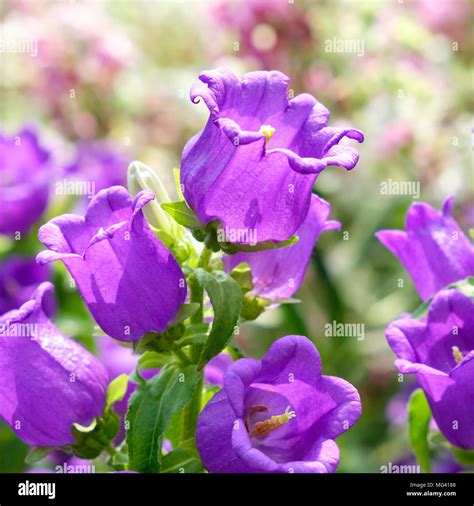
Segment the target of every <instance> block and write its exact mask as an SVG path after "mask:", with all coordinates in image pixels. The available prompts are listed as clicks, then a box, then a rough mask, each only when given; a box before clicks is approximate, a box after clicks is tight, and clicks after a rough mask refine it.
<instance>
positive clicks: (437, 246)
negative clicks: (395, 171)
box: [376, 197, 474, 301]
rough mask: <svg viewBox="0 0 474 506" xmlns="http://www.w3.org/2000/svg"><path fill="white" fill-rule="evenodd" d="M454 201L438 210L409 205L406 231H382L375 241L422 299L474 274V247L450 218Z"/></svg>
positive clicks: (445, 203)
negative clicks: (396, 261)
mask: <svg viewBox="0 0 474 506" xmlns="http://www.w3.org/2000/svg"><path fill="white" fill-rule="evenodd" d="M452 204H453V198H452V197H451V198H448V199H446V201H445V202H444V205H443V210H442V211H441V212H440V211H437V210H436V209H434V208H433V207H431V206H430V205H428V204H425V203H422V202H420V203H415V204H412V206H411V207H410V209H408V213H407V217H406V232H405V231H403V230H381V231H380V232H377V233H376V236H377V239H378V240H379V241H380V242H381V243H382V244H383V245H384V246H385V247H386V248H388V249H389V250H390V251H391V252H392V253H393V254H394V255H395V256H396V257H397V258H398V259H399V260H400V262H401V263H402V264H403V266H404V267H405V269H406V270H407V271H408V273H409V274H410V277H411V279H412V280H413V283H414V284H415V286H416V289H417V290H418V293H419V294H420V297H421V298H422V299H423V300H425V301H426V300H428V299H429V298H430V297H432V296H433V295H434V294H435V293H436V292H438V291H439V290H440V289H441V288H444V287H445V286H447V285H449V284H450V283H453V282H455V281H459V280H461V279H464V278H466V277H468V276H473V275H474V246H473V245H472V244H471V243H470V242H469V239H468V238H467V237H466V236H465V235H464V233H463V231H462V230H461V229H460V228H459V225H458V224H457V223H456V221H455V220H454V219H453V217H452V216H451V207H452Z"/></svg>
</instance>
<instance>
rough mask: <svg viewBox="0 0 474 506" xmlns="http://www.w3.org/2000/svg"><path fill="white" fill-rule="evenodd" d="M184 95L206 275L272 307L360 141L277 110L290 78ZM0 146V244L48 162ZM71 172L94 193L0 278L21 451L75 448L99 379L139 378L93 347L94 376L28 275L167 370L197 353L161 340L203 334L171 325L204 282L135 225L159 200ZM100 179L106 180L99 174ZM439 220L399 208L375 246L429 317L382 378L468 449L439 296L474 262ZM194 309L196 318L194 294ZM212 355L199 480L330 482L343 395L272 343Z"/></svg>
mask: <svg viewBox="0 0 474 506" xmlns="http://www.w3.org/2000/svg"><path fill="white" fill-rule="evenodd" d="M199 79H200V81H201V83H200V84H198V85H195V86H193V87H192V89H191V100H192V101H193V103H197V102H198V101H199V98H202V100H203V101H204V103H205V105H206V106H207V107H208V109H209V112H210V115H209V120H208V122H207V124H206V126H205V127H204V129H203V130H202V131H200V132H199V133H197V134H196V135H195V136H194V137H193V138H192V139H190V140H189V142H188V143H187V144H186V146H185V148H184V151H183V154H182V160H181V169H180V180H181V187H182V193H183V195H184V198H185V199H186V204H187V206H188V208H187V209H189V212H188V214H189V215H192V216H193V219H195V221H197V222H198V223H199V227H198V228H199V229H200V231H201V232H202V234H204V235H202V236H201V239H202V238H203V237H204V236H205V237H206V239H205V240H204V241H205V243H206V246H207V245H208V242H206V241H208V240H210V238H209V237H210V236H209V234H211V233H216V231H217V232H220V233H223V234H224V235H225V237H224V239H223V240H222V241H220V240H218V241H217V244H218V245H219V244H223V243H225V244H227V245H228V244H229V243H231V244H232V247H233V248H234V249H233V250H230V249H229V248H227V249H224V247H223V248H222V250H223V254H222V255H221V257H220V259H221V260H222V262H221V263H219V264H216V265H220V266H221V268H223V269H224V271H225V272H224V271H221V272H220V273H219V274H220V275H222V276H224V277H227V278H229V279H230V278H231V276H232V275H233V274H234V272H235V269H236V268H237V267H238V266H240V265H242V263H244V264H246V265H248V266H249V267H250V272H251V282H250V286H249V285H246V291H245V293H247V292H250V293H251V296H253V297H255V298H264V299H266V300H267V302H268V304H270V305H271V304H273V305H275V304H278V303H279V301H282V300H284V299H286V298H289V297H292V296H293V295H294V294H295V293H296V291H297V290H298V288H299V287H300V285H301V283H302V282H303V279H304V276H305V272H306V269H307V266H308V263H309V260H310V256H311V254H312V251H313V248H314V246H315V243H316V241H317V240H318V237H319V235H320V234H321V233H322V232H324V231H327V230H334V229H339V227H340V224H339V222H337V221H332V220H329V216H330V213H331V206H330V204H329V203H328V202H326V201H324V200H323V199H321V198H320V197H318V196H317V195H316V194H314V193H313V192H312V189H313V185H314V183H315V181H316V178H317V177H318V175H319V174H320V173H321V172H322V171H323V170H324V169H325V168H326V167H328V166H334V165H335V166H339V167H344V168H346V169H348V170H349V169H352V168H354V167H355V165H356V164H357V162H358V158H359V155H358V152H357V150H356V149H354V148H353V147H351V146H349V145H347V144H345V143H340V141H341V140H342V139H344V138H348V139H354V140H356V141H358V142H362V141H363V139H364V137H363V134H362V132H360V131H359V130H355V129H341V128H335V127H330V126H328V120H329V112H328V110H327V109H326V108H325V107H324V106H323V105H322V104H320V103H319V102H318V101H317V100H316V99H314V98H313V97H312V96H310V95H308V94H302V95H298V96H296V97H295V98H289V93H288V78H287V76H285V75H284V74H282V73H280V72H276V71H271V72H252V73H249V74H245V75H244V76H243V77H242V79H240V80H239V79H238V78H237V77H236V76H235V75H234V74H233V73H232V72H231V71H230V70H228V69H222V68H219V69H216V70H212V71H205V72H202V73H201V75H200V76H199ZM0 143H1V147H2V150H1V153H2V154H1V157H0V170H1V171H2V172H3V176H4V177H3V179H4V180H5V186H6V191H4V192H2V197H1V199H2V201H1V202H0V204H1V206H2V217H1V219H0V233H3V234H7V235H11V234H13V233H17V232H20V233H25V232H27V231H28V230H29V229H30V228H31V227H32V226H33V225H34V224H35V223H36V222H37V221H38V219H39V218H40V217H41V216H42V215H43V213H44V212H45V210H46V207H47V204H48V192H49V186H50V184H51V175H52V172H51V171H52V168H51V157H50V155H49V153H48V152H47V151H46V150H45V149H44V148H42V147H41V146H40V144H39V142H38V139H37V136H36V134H35V133H34V132H33V131H32V130H23V131H22V132H20V133H19V134H18V135H17V136H16V137H14V138H8V137H0ZM81 166H85V167H86V168H87V169H86V172H87V171H90V178H93V179H94V181H95V182H96V183H97V189H98V190H100V191H98V193H97V194H96V195H95V196H93V198H92V199H91V200H90V202H89V203H88V206H87V210H85V212H84V213H83V214H84V215H80V214H62V215H60V216H58V217H55V218H53V219H51V220H49V221H48V222H47V223H46V224H44V225H43V226H41V227H40V229H39V232H38V238H39V240H40V242H41V243H42V244H43V245H44V246H45V247H46V248H47V249H46V250H44V251H41V252H40V253H39V254H38V255H37V257H36V261H37V264H35V263H32V262H31V260H30V259H28V258H12V259H11V260H10V261H9V262H7V263H5V264H3V266H2V270H1V272H0V304H1V307H0V309H1V312H2V313H4V314H3V316H2V317H1V318H0V324H1V326H0V370H1V380H2V381H1V382H0V416H1V417H2V418H3V419H4V420H5V421H6V422H7V423H8V424H9V425H10V426H11V427H12V428H13V430H14V431H15V432H16V433H17V434H18V436H19V437H20V438H21V439H22V440H24V441H25V442H27V443H28V444H30V445H33V446H51V447H57V446H68V445H69V446H70V445H74V444H75V443H76V441H75V438H76V435H75V433H74V431H73V430H72V427H73V426H74V427H77V426H79V427H88V426H91V424H93V423H96V422H95V421H96V420H102V418H101V417H103V416H104V417H105V416H106V415H105V414H106V413H107V410H108V409H109V408H110V406H109V404H110V402H112V401H110V399H109V400H107V399H108V396H109V393H108V388H109V385H110V380H111V379H114V378H116V377H117V376H119V375H120V374H123V373H124V374H126V375H129V374H131V373H132V371H133V370H134V369H135V368H137V367H138V366H137V361H138V357H137V355H134V354H133V353H132V350H131V349H130V348H124V347H121V346H119V345H118V344H117V343H115V344H114V343H113V342H112V341H111V340H109V342H108V343H107V344H104V343H105V341H101V345H100V346H99V350H100V352H99V356H100V360H99V359H98V358H96V357H95V356H94V355H92V354H91V353H89V352H88V351H86V350H85V349H84V348H83V347H81V346H80V345H79V344H77V343H76V342H75V341H74V340H72V339H71V338H69V337H66V336H65V335H63V334H62V332H61V331H60V330H59V329H58V328H57V327H56V326H55V325H54V324H53V322H52V321H51V319H50V318H51V317H52V315H53V314H54V303H52V302H51V298H50V296H51V291H52V285H51V283H49V282H48V272H47V268H46V267H44V268H42V267H40V266H45V265H46V264H49V263H51V262H55V261H57V260H60V261H61V262H63V264H64V265H65V267H66V269H67V270H68V272H69V274H70V276H71V278H72V279H73V280H74V283H75V284H76V285H77V288H78V290H79V292H80V294H81V296H82V298H83V300H84V301H85V303H86V305H87V308H88V310H89V311H90V313H91V315H92V316H93V317H94V319H95V321H96V323H97V324H98V325H99V327H100V329H101V330H102V331H103V332H104V333H105V334H106V335H107V336H110V337H111V338H113V339H115V340H116V341H120V342H122V344H124V345H125V346H126V345H128V346H133V347H134V349H135V350H136V351H138V352H141V351H143V350H144V349H147V348H146V346H152V345H153V346H155V348H153V347H151V348H148V349H153V350H154V351H156V350H158V351H160V353H161V352H163V353H164V354H165V355H166V354H167V353H168V354H169V355H170V356H171V352H172V351H174V352H175V353H176V357H177V358H178V359H179V360H180V361H181V365H183V366H184V365H189V363H191V364H192V365H197V364H198V363H200V362H198V359H197V357H199V353H198V354H197V355H196V353H195V352H196V346H198V345H199V343H197V344H195V343H194V342H192V341H191V342H190V346H191V350H190V351H189V354H188V355H187V354H185V353H183V352H182V351H180V350H176V349H175V348H174V347H173V346H174V345H173V343H172V341H173V340H177V339H180V338H181V337H182V336H183V335H184V330H183V328H184V329H185V328H186V326H185V324H183V323H182V322H183V321H187V320H188V318H191V320H192V323H196V322H197V323H198V324H201V325H207V324H206V323H205V322H206V319H205V318H204V314H203V313H202V307H201V317H200V320H199V313H198V319H197V320H196V319H195V318H194V316H191V317H190V316H189V315H188V316H186V317H184V320H183V318H181V319H180V314H181V313H182V312H183V308H186V307H187V308H189V307H191V306H193V303H194V305H195V302H196V299H195V294H193V292H192V287H193V286H194V285H195V283H196V278H199V277H198V276H197V274H196V272H195V271H196V265H198V266H199V268H201V267H203V268H204V269H206V268H207V269H208V271H209V272H211V273H212V271H213V269H214V268H215V267H211V266H210V264H209V263H207V264H206V263H202V254H201V258H199V259H198V260H196V257H194V258H191V260H189V262H188V261H187V260H188V256H189V255H191V257H192V254H190V253H189V251H188V250H187V251H186V254H185V255H184V256H183V255H182V254H179V253H178V252H177V250H176V249H175V248H176V244H175V243H174V242H173V241H169V240H168V239H169V238H168V239H166V238H165V236H164V235H163V231H162V230H159V229H157V228H156V227H155V226H151V225H150V223H149V222H148V221H147V219H146V217H145V214H144V207H145V206H146V205H147V204H149V203H150V202H151V201H153V200H154V199H155V198H156V199H157V200H160V199H161V197H160V192H157V191H155V193H154V192H153V191H152V189H150V188H147V187H145V188H143V189H142V190H141V191H139V192H138V193H137V194H136V195H134V196H132V195H130V193H129V192H128V191H127V190H126V189H125V188H124V187H123V186H119V185H118V184H119V183H120V182H121V178H122V173H121V166H122V159H121V158H120V156H114V155H113V154H111V153H110V152H109V151H104V150H102V149H101V148H100V147H98V146H97V145H90V144H89V145H82V146H81V147H80V149H79V151H78V156H77V159H76V161H75V162H74V164H72V165H71V166H70V167H68V169H67V171H66V173H67V174H75V173H77V172H81V171H82V169H81ZM103 166H107V167H109V168H112V169H113V170H111V171H109V173H108V174H107V175H105V173H102V172H101V170H100V167H103ZM96 167H99V169H97V168H96ZM134 190H135V189H134ZM134 190H133V192H135V191H134ZM161 203H162V202H161ZM168 205H169V204H168ZM451 205H452V199H448V200H447V201H446V203H445V205H444V207H443V211H442V212H441V213H440V212H438V211H436V210H434V209H433V208H431V207H430V206H428V205H427V204H415V205H413V206H412V207H411V208H410V210H409V212H408V216H407V231H406V232H402V231H381V232H379V233H378V234H377V236H378V238H379V240H380V241H381V242H382V243H383V244H384V245H385V246H386V247H387V248H388V249H390V250H391V251H392V252H393V253H394V254H395V255H396V256H397V257H398V258H399V259H400V261H401V262H402V263H403V265H404V266H405V268H406V269H407V271H408V272H409V274H410V276H411V277H412V279H413V281H414V283H415V285H416V287H417V289H418V292H419V293H420V296H421V297H422V299H423V301H425V302H428V303H429V308H428V310H427V314H423V315H422V317H420V318H415V317H410V316H404V317H403V318H401V319H399V320H397V321H395V322H393V323H392V324H390V326H389V327H388V328H387V331H386V336H387V339H388V342H389V344H390V346H391V348H392V349H393V351H394V352H395V354H396V355H397V361H396V366H397V368H398V370H399V371H400V372H401V373H407V374H416V376H417V379H418V381H419V384H420V386H421V387H422V388H423V390H424V391H425V393H426V396H427V398H428V401H429V403H430V406H431V409H432V412H433V416H434V418H435V420H436V423H437V424H438V426H439V428H440V430H441V431H442V432H443V434H444V435H445V436H446V438H447V439H448V440H449V441H450V442H451V443H452V444H454V445H456V446H458V447H461V448H469V449H472V448H474V428H473V426H472V423H471V421H472V414H473V413H472V406H471V404H470V400H471V399H472V397H473V395H474V387H473V386H472V382H470V378H472V372H473V367H474V365H473V364H474V360H473V359H474V341H473V336H474V311H473V309H474V308H473V305H474V302H473V300H472V297H470V295H469V294H467V293H465V292H463V290H461V289H459V287H457V286H454V287H453V286H449V285H450V284H452V283H455V282H459V281H461V280H464V279H465V278H466V277H468V276H471V275H474V249H473V247H472V245H471V244H470V242H469V240H468V239H467V237H466V236H465V235H464V234H463V232H462V231H461V229H460V228H459V226H458V225H457V223H456V222H455V221H454V220H453V218H452V217H451ZM160 209H161V208H160ZM3 210H5V212H4V211H3ZM160 212H162V211H160ZM177 221H178V223H179V220H177ZM193 223H194V222H193ZM185 234H186V233H185ZM193 235H194V236H195V237H196V238H197V239H199V234H195V233H194V231H193ZM188 237H189V238H190V237H191V235H190V234H188ZM185 240H186V239H185ZM279 243H283V244H279ZM194 244H195V243H194ZM215 244H216V243H214V246H215ZM203 249H204V252H206V251H207V253H208V254H209V255H212V252H211V251H210V250H207V249H206V247H205V246H204V247H203ZM213 251H215V248H214V249H213ZM217 269H218V267H217ZM227 278H226V279H227ZM221 279H224V278H222V277H221ZM232 282H233V283H234V284H235V281H232ZM12 287H13V288H12ZM239 288H240V287H239ZM242 293H244V290H243V288H242ZM209 295H210V299H211V302H212V299H213V297H212V294H211V293H209ZM200 305H201V306H203V305H205V302H204V301H203V300H202V289H201V301H200ZM239 307H240V306H239ZM215 316H216V315H214V317H215ZM224 337H225V336H224ZM103 339H109V338H108V337H106V336H104V337H103ZM111 343H112V344H111ZM150 343H152V344H151V345H150ZM163 343H165V344H163ZM170 343H171V344H170ZM165 345H166V346H168V347H166V346H165ZM114 346H115V349H114ZM223 348H225V346H221V347H220V349H219V350H217V351H216V352H215V353H214V358H212V360H210V361H209V360H207V362H208V363H207V366H206V368H205V373H204V379H205V380H206V383H207V384H212V385H217V386H219V387H221V388H220V390H219V391H218V392H217V393H216V394H215V395H214V396H213V397H212V399H211V400H210V401H209V402H208V403H207V405H206V406H205V407H204V409H203V410H202V411H201V412H200V414H199V417H198V418H197V424H196V425H197V426H196V427H195V428H194V432H195V439H196V446H197V449H198V451H199V455H200V457H201V460H202V463H203V464H204V466H205V468H206V469H207V470H208V471H209V472H222V473H228V472H241V473H262V472H272V473H288V472H290V473H291V472H297V473H299V472H301V473H315V472H316V473H320V472H334V471H335V470H336V468H337V465H338V463H339V449H338V446H337V444H336V442H335V439H336V438H337V437H338V436H339V435H340V434H342V433H343V432H345V431H347V430H348V429H349V428H350V427H351V426H352V425H353V424H354V423H355V422H356V421H357V420H358V418H359V417H360V414H361V401H360V397H359V393H358V391H357V390H356V388H355V387H354V386H352V385H351V384H349V383H348V382H346V381H344V380H343V379H341V378H338V377H333V376H324V375H322V365H321V359H320V356H319V353H318V350H317V349H316V347H315V346H314V344H313V343H312V342H311V341H310V340H309V339H308V338H307V337H304V336H296V335H289V336H286V337H283V338H281V339H278V340H277V341H275V342H274V344H273V345H272V346H271V348H270V349H269V350H268V352H267V353H266V355H265V356H264V357H263V359H262V360H255V359H248V358H244V359H240V360H236V361H235V362H233V361H232V359H231V357H230V355H227V354H225V353H224V354H219V351H221V350H222V349H223ZM198 351H199V349H198ZM116 355H117V356H116ZM115 356H116V358H113V357H115ZM183 357H184V358H183ZM101 361H102V362H103V363H102V362H101ZM31 364H35V365H34V368H32V367H31ZM159 374H160V368H153V369H151V370H150V371H148V373H147V374H145V375H144V377H145V379H149V378H152V377H155V376H156V375H159ZM126 390H127V391H126V392H123V394H124V396H122V397H123V398H122V397H120V398H118V397H117V398H113V403H115V410H116V412H117V413H118V414H119V415H120V416H122V417H124V416H125V413H126V411H127V403H129V401H130V399H133V398H134V396H135V398H136V394H133V392H137V385H135V384H132V383H129V384H128V387H127V389H126ZM132 394H133V396H132ZM198 401H200V397H199V398H198ZM104 420H105V418H104ZM104 423H105V422H104ZM117 432H118V431H117V430H116V431H111V436H110V437H111V438H117V439H116V441H120V440H123V436H124V433H123V430H122V431H120V432H119V434H118V436H117Z"/></svg>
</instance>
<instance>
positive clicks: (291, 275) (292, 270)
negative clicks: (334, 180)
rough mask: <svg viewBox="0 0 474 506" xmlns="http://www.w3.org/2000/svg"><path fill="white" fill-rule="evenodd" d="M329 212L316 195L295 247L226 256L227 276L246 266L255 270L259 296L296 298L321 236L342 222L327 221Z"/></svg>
mask: <svg viewBox="0 0 474 506" xmlns="http://www.w3.org/2000/svg"><path fill="white" fill-rule="evenodd" d="M330 212H331V206H330V205H329V204H328V203H327V202H326V201H325V200H323V199H321V198H319V197H318V196H316V195H314V194H313V195H312V196H311V206H310V208H309V211H308V214H307V216H306V218H305V220H304V222H303V224H302V225H301V226H300V227H299V228H298V230H297V231H296V235H297V236H298V242H297V243H296V244H294V245H292V246H285V247H284V248H279V249H275V250H265V251H258V252H256V253H237V254H235V255H225V256H224V258H223V262H224V266H225V268H226V270H227V272H230V271H231V270H232V269H233V268H234V267H236V266H237V265H238V264H240V263H241V262H247V263H248V264H249V265H250V268H251V269H252V275H253V283H254V287H253V292H254V293H255V294H256V295H260V296H262V297H268V298H269V299H278V298H285V297H291V296H293V295H294V294H295V292H296V291H297V290H298V288H299V287H300V286H301V283H302V282H303V279H304V275H305V273H306V269H307V268H308V264H309V261H310V258H311V254H312V252H313V249H314V247H315V245H316V241H317V240H318V237H319V234H320V233H321V232H324V231H326V230H334V229H338V228H339V227H340V223H339V222H337V221H328V217H329V214H330Z"/></svg>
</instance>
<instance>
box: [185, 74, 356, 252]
mask: <svg viewBox="0 0 474 506" xmlns="http://www.w3.org/2000/svg"><path fill="white" fill-rule="evenodd" d="M199 79H200V80H201V81H202V82H203V83H205V84H206V85H207V86H205V85H203V84H201V83H200V84H198V85H194V86H193V87H192V89H191V94H190V96H191V100H192V101H193V102H194V103H197V102H198V101H199V97H201V98H202V99H203V100H204V102H205V103H206V105H207V107H208V109H209V111H210V117H209V120H208V122H207V125H206V127H205V128H204V130H202V131H201V132H199V133H198V134H197V135H195V136H194V137H193V138H192V139H190V140H189V142H188V143H187V144H186V146H185V148H184V151H183V155H182V159H181V182H182V184H183V185H184V196H185V198H186V200H187V202H188V204H189V205H190V206H191V207H192V209H193V210H194V211H195V212H196V214H197V216H198V217H199V219H200V220H201V222H202V223H204V224H208V223H209V222H211V221H214V220H218V221H219V222H220V224H221V226H222V227H223V228H224V229H227V230H231V231H247V232H248V233H247V234H245V233H242V234H239V237H240V240H238V241H235V242H241V243H244V242H245V243H248V242H249V240H248V237H255V236H256V238H257V241H258V242H264V241H267V240H273V241H284V240H286V239H289V238H290V237H291V236H292V234H294V233H295V232H296V230H297V229H298V228H299V226H300V225H301V224H302V223H303V221H304V219H305V218H306V215H307V213H308V209H309V207H310V201H311V189H312V187H313V184H314V181H315V180H316V177H317V175H318V174H319V173H320V172H321V171H322V170H324V169H325V168H326V167H327V166H328V165H337V166H341V167H345V168H346V169H352V168H354V167H355V165H356V164H357V161H358V159H359V154H358V152H357V151H356V150H355V149H354V148H352V147H350V146H347V145H344V144H339V142H340V141H341V139H343V138H344V137H348V138H350V139H355V140H357V141H358V142H362V141H363V140H364V136H363V134H362V132H360V131H359V130H355V129H343V128H335V127H329V126H327V123H328V120H329V111H328V110H327V109H326V108H325V107H324V106H323V105H322V104H320V103H319V102H318V101H317V100H316V99H315V98H313V97H312V96H311V95H308V94H301V95H298V96H296V97H295V98H292V99H291V100H288V90H287V88H288V82H289V78H288V77H287V76H285V75H284V74H282V73H281V72H277V71H271V72H264V71H259V72H250V73H248V74H245V75H244V76H243V77H242V79H241V80H240V81H239V80H238V78H237V77H236V76H235V75H234V74H233V73H232V71H230V70H229V69H225V68H218V69H215V70H207V71H204V72H202V73H201V74H200V76H199Z"/></svg>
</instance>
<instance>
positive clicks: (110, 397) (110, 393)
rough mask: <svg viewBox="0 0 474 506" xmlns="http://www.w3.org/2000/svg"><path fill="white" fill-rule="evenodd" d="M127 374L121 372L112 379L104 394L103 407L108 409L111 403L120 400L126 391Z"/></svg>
mask: <svg viewBox="0 0 474 506" xmlns="http://www.w3.org/2000/svg"><path fill="white" fill-rule="evenodd" d="M127 387H128V376H127V375H126V374H121V375H120V376H117V377H116V378H115V379H114V380H112V381H111V382H110V384H109V388H108V389H107V394H106V396H105V409H110V408H111V407H112V405H113V404H115V403H116V402H119V401H121V400H122V399H123V398H124V396H125V394H126V393H127Z"/></svg>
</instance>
